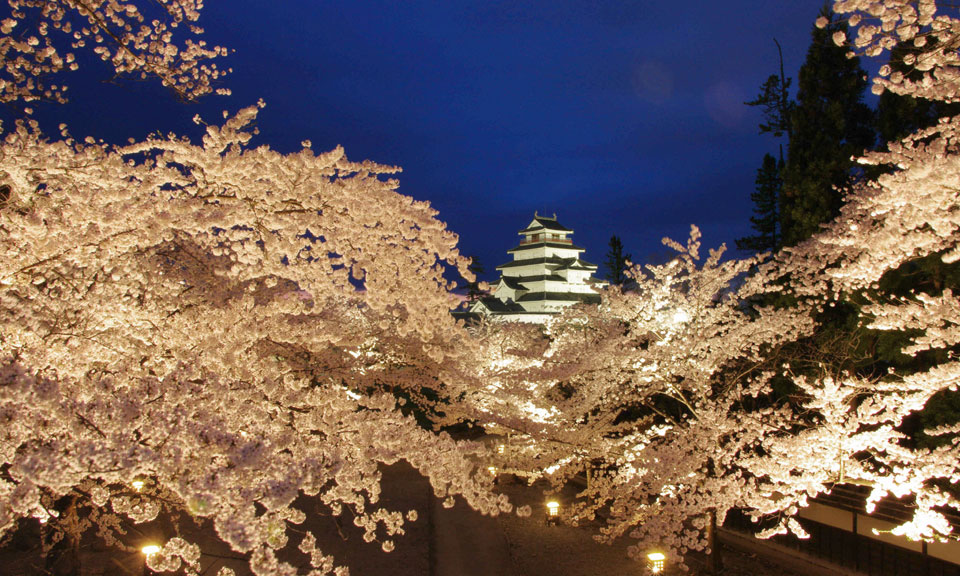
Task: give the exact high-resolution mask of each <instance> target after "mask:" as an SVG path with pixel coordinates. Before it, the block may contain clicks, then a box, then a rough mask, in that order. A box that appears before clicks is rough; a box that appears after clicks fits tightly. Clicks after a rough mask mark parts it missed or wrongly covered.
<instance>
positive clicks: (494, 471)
mask: <svg viewBox="0 0 960 576" xmlns="http://www.w3.org/2000/svg"><path fill="white" fill-rule="evenodd" d="M487 472H489V473H490V475H491V476H493V477H494V478H496V477H497V467H496V466H487Z"/></svg>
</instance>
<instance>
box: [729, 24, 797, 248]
mask: <svg viewBox="0 0 960 576" xmlns="http://www.w3.org/2000/svg"><path fill="white" fill-rule="evenodd" d="M773 42H774V43H775V44H776V45H777V54H778V55H779V58H780V74H779V75H777V74H771V75H770V77H769V78H767V80H766V81H765V82H764V83H763V84H762V85H761V86H760V94H759V95H757V97H756V98H755V99H754V100H752V101H750V102H745V104H746V105H747V106H759V107H760V108H762V109H763V118H764V121H763V122H761V123H760V133H761V134H768V133H769V134H773V136H775V137H777V138H782V137H784V136H786V137H787V140H788V141H789V139H790V132H791V124H790V122H791V115H792V113H793V107H794V103H793V102H792V101H791V100H790V84H791V83H792V82H793V80H792V79H791V78H787V76H786V74H784V72H783V49H782V48H781V47H780V42H777V39H776V38H774V39H773ZM783 165H784V159H783V144H782V143H781V144H780V162H779V163H778V162H777V160H776V159H775V158H774V157H773V156H771V155H770V154H767V155H765V156H764V158H763V164H762V166H761V167H760V168H759V169H758V170H757V179H756V189H755V191H754V192H753V193H751V194H750V199H751V200H752V201H753V204H754V206H753V213H754V216H751V217H750V222H751V224H752V228H753V229H754V231H756V234H754V235H753V236H746V237H744V238H738V239H737V241H736V242H737V248H739V249H740V250H751V251H755V252H766V251H770V252H774V251H776V250H778V249H779V248H780V240H781V238H780V212H779V205H780V194H781V191H782V189H783V177H782V173H783Z"/></svg>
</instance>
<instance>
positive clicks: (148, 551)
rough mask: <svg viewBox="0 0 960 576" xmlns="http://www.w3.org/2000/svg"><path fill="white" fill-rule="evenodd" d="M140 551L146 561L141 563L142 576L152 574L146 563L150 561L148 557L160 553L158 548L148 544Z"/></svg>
mask: <svg viewBox="0 0 960 576" xmlns="http://www.w3.org/2000/svg"><path fill="white" fill-rule="evenodd" d="M140 551H141V552H143V555H144V556H146V561H145V562H144V563H143V573H144V575H146V574H153V570H151V569H150V567H149V566H147V561H149V560H150V557H151V556H153V555H154V554H159V553H160V547H159V546H157V545H156V544H148V545H146V546H144V547H143V548H141V549H140Z"/></svg>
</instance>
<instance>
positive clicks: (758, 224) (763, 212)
mask: <svg viewBox="0 0 960 576" xmlns="http://www.w3.org/2000/svg"><path fill="white" fill-rule="evenodd" d="M782 168H783V164H782V163H778V162H777V159H776V158H774V157H773V156H772V155H770V154H767V155H766V156H764V157H763V165H762V166H761V167H760V168H759V169H758V170H757V180H756V183H757V187H756V190H755V191H754V192H753V193H752V194H750V200H752V201H753V214H754V215H753V216H751V217H750V223H751V225H752V227H753V230H754V231H755V232H756V234H754V235H752V236H746V237H744V238H737V248H739V249H740V250H750V251H753V252H774V251H776V250H777V249H778V248H779V247H780V233H779V229H780V214H779V212H778V210H777V205H778V203H779V198H780V189H781V187H782V185H783V182H782V181H781V180H780V171H781V169H782Z"/></svg>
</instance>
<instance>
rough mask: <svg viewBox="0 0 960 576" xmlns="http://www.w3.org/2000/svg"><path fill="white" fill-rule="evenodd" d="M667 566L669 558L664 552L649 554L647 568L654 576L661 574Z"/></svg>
mask: <svg viewBox="0 0 960 576" xmlns="http://www.w3.org/2000/svg"><path fill="white" fill-rule="evenodd" d="M666 564H667V557H666V556H665V555H664V554H663V552H650V553H649V554H647V568H649V569H650V572H651V573H652V574H661V573H662V572H663V569H664V567H665V566H666Z"/></svg>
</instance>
